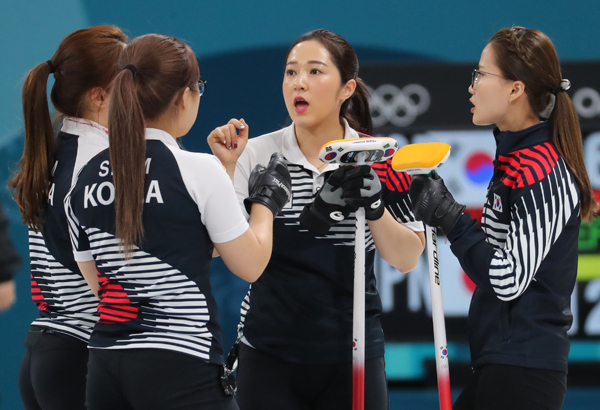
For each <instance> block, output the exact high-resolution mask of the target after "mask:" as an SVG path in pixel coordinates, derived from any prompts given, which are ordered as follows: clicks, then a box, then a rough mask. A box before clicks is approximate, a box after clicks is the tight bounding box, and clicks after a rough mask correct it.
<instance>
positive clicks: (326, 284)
mask: <svg viewBox="0 0 600 410" xmlns="http://www.w3.org/2000/svg"><path fill="white" fill-rule="evenodd" d="M345 126H346V128H345V138H359V137H360V136H361V135H359V134H358V133H357V132H356V131H355V130H353V129H351V128H350V127H349V126H348V124H347V123H346V124H345ZM273 152H280V153H282V154H283V156H284V158H285V160H286V162H287V164H288V169H289V171H290V175H291V177H292V200H291V201H290V202H288V203H287V204H286V205H285V206H284V208H283V210H282V211H281V212H280V213H279V215H278V216H277V217H276V218H275V222H274V226H273V238H274V239H273V252H272V256H271V260H270V261H269V264H268V265H267V268H266V269H265V271H264V273H263V274H262V276H261V277H260V278H259V279H258V280H257V281H256V282H254V283H253V284H252V285H251V287H250V290H249V292H248V294H247V295H246V298H245V299H244V301H243V303H242V309H241V315H242V318H241V327H242V333H243V336H244V338H245V339H243V340H244V342H245V343H247V344H250V345H251V346H253V347H255V348H257V349H259V350H262V351H264V352H268V353H269V354H273V355H275V356H278V357H280V358H283V359H285V360H288V361H292V362H308V363H311V362H312V363H327V362H329V363H342V362H350V361H351V360H352V355H351V345H352V305H353V288H354V239H355V224H356V218H355V214H354V213H352V214H351V215H350V217H348V218H346V219H345V220H343V221H341V222H340V223H339V224H338V225H335V226H333V227H332V228H331V229H330V230H329V232H328V233H327V234H325V235H322V236H319V235H315V234H313V233H311V232H309V231H308V230H307V229H306V228H304V227H303V226H302V225H300V223H299V216H300V213H301V212H302V209H303V208H304V206H305V205H307V204H310V203H311V202H312V201H313V200H314V198H315V196H316V194H317V192H318V190H319V189H320V188H321V187H322V186H323V184H324V183H325V181H326V180H327V178H328V176H329V175H330V174H331V173H332V172H333V171H334V170H335V169H337V168H338V166H339V165H338V164H329V165H327V166H326V167H325V169H324V170H323V171H321V172H319V170H317V169H316V168H315V167H314V166H313V165H311V164H310V163H309V162H308V160H307V159H306V158H305V157H304V154H303V153H302V151H301V150H300V148H299V147H298V143H297V140H296V135H295V132H294V125H293V124H292V125H291V126H289V127H287V128H284V129H282V130H279V131H276V132H273V133H270V134H266V135H263V136H261V137H257V138H253V139H251V140H250V141H248V145H247V146H246V149H245V151H244V153H243V154H242V155H241V156H240V159H239V160H238V163H237V168H236V171H235V178H234V179H235V187H236V192H237V194H238V200H239V201H240V204H242V201H243V199H244V198H245V197H246V196H247V195H248V177H249V175H250V172H251V171H252V169H253V168H254V167H255V166H256V165H257V164H263V165H266V164H267V163H268V161H269V158H270V156H271V154H272V153H273ZM373 168H374V169H375V171H376V173H377V174H378V175H379V178H380V181H381V184H382V197H383V201H384V202H385V204H386V207H387V209H388V210H389V211H390V212H391V214H392V215H393V216H394V217H395V218H396V220H397V221H398V222H399V223H401V224H403V225H405V226H407V227H408V228H410V229H412V230H414V231H422V230H423V225H422V223H421V222H418V221H416V220H415V218H414V215H413V213H412V207H411V205H410V199H409V196H408V187H409V185H410V180H411V179H410V176H409V175H406V174H404V173H397V172H395V171H393V170H392V168H391V162H390V161H388V162H382V163H377V164H374V165H373ZM365 246H366V252H365V261H366V265H365V274H366V296H365V303H366V327H365V328H366V347H365V353H366V358H367V359H371V358H377V357H381V356H383V354H384V339H383V330H382V328H381V323H380V321H379V315H380V313H381V309H382V308H381V300H380V297H379V294H378V292H377V288H376V283H375V275H374V272H373V263H374V255H375V244H374V242H373V237H372V235H371V232H370V230H369V227H368V224H367V223H366V222H365Z"/></svg>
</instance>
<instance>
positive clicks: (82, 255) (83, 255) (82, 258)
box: [73, 251, 94, 262]
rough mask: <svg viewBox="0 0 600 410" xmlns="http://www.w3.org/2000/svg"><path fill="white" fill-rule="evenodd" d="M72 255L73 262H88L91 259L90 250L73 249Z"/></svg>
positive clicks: (92, 258)
mask: <svg viewBox="0 0 600 410" xmlns="http://www.w3.org/2000/svg"><path fill="white" fill-rule="evenodd" d="M73 257H74V258H75V262H89V261H93V260H94V257H93V256H92V251H81V252H80V251H73Z"/></svg>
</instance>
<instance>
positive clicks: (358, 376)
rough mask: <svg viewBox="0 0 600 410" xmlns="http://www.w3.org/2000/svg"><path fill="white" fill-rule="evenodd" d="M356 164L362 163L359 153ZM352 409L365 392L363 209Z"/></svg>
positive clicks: (359, 409) (359, 406)
mask: <svg viewBox="0 0 600 410" xmlns="http://www.w3.org/2000/svg"><path fill="white" fill-rule="evenodd" d="M358 155H359V160H358V161H357V163H356V165H357V166H359V165H364V163H365V162H364V159H365V157H366V156H367V154H366V153H362V152H361V153H359V154H358ZM352 316H353V317H352V410H363V409H364V402H365V399H364V394H365V393H364V392H365V210H364V208H359V209H358V210H357V211H356V236H355V238H354V307H353V311H352Z"/></svg>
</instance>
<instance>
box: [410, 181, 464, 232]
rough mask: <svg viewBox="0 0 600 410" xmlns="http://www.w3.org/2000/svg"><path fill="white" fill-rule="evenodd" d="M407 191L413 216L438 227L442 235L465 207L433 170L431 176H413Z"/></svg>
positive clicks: (448, 229) (448, 230)
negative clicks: (455, 198)
mask: <svg viewBox="0 0 600 410" xmlns="http://www.w3.org/2000/svg"><path fill="white" fill-rule="evenodd" d="M408 192H409V194H410V200H411V202H412V207H413V211H414V212H415V217H416V218H417V219H419V220H421V221H423V223H425V224H426V225H429V226H431V227H434V228H439V233H440V234H441V235H443V236H446V235H447V234H448V233H450V231H451V230H452V228H454V225H456V221H458V218H459V217H460V216H461V215H462V214H463V212H464V211H465V208H466V206H464V205H462V204H459V203H458V202H456V201H455V200H454V198H453V197H452V194H451V193H450V191H448V188H446V185H444V180H443V179H442V177H440V176H439V175H438V173H437V172H435V171H431V178H430V177H428V176H425V175H417V176H415V177H413V179H412V182H411V184H410V188H409V191H408Z"/></svg>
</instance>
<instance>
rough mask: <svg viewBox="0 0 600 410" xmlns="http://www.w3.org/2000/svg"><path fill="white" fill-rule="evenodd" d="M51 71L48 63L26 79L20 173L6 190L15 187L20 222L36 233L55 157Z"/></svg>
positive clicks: (41, 223) (44, 205) (39, 224)
mask: <svg viewBox="0 0 600 410" xmlns="http://www.w3.org/2000/svg"><path fill="white" fill-rule="evenodd" d="M50 71H51V69H50V65H49V64H48V63H42V64H38V65H37V66H35V67H34V68H33V69H32V70H31V71H30V72H29V74H28V75H27V78H26V79H25V84H24V85H23V92H22V99H23V122H24V126H25V147H24V150H23V157H22V158H21V161H20V162H19V172H18V173H17V175H15V177H14V178H12V179H11V180H10V181H9V182H8V186H9V187H11V188H15V192H14V198H15V201H16V202H17V204H18V205H19V209H20V210H21V215H22V220H23V223H24V224H26V225H29V226H30V227H31V228H32V229H33V230H34V231H36V232H39V231H40V230H41V229H42V226H43V221H42V219H41V212H42V211H43V210H44V209H45V207H46V203H47V201H48V191H49V189H50V182H49V181H50V172H51V169H52V160H53V158H54V131H53V129H52V121H51V120H50V111H49V109H48V96H47V95H46V88H47V84H48V77H49V76H50V74H51V73H50Z"/></svg>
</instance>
